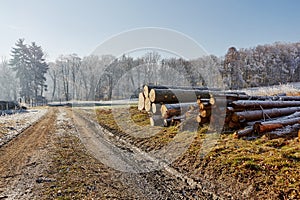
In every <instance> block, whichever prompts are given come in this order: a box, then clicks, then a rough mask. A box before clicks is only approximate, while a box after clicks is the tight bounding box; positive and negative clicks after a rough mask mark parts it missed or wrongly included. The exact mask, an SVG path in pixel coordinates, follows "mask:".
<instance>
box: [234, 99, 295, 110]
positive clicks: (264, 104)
mask: <svg viewBox="0 0 300 200" xmlns="http://www.w3.org/2000/svg"><path fill="white" fill-rule="evenodd" d="M231 105H232V107H233V108H234V109H252V110H253V109H261V108H264V109H266V108H285V107H295V106H300V101H253V100H249V101H245V100H242V101H234V102H232V104H231Z"/></svg>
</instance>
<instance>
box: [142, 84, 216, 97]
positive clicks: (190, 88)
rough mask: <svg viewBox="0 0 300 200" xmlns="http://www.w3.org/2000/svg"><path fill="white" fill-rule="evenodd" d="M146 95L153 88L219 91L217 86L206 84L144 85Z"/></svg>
mask: <svg viewBox="0 0 300 200" xmlns="http://www.w3.org/2000/svg"><path fill="white" fill-rule="evenodd" d="M143 89H144V95H145V97H147V96H148V94H149V92H150V90H152V89H180V90H210V91H219V90H220V89H217V88H208V87H205V86H174V85H144V87H143Z"/></svg>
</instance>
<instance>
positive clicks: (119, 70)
mask: <svg viewBox="0 0 300 200" xmlns="http://www.w3.org/2000/svg"><path fill="white" fill-rule="evenodd" d="M298 81H300V43H279V42H278V43H274V44H271V45H258V46H256V47H253V48H246V49H237V48H235V47H230V48H229V49H228V51H227V53H226V54H225V55H224V57H217V56H214V55H208V56H204V57H200V58H198V59H194V60H185V59H183V58H176V57H174V58H170V57H168V58H164V57H162V56H161V55H160V54H159V53H158V52H155V51H151V52H147V53H145V54H144V55H143V56H141V57H135V58H134V57H130V56H128V55H123V56H121V57H119V58H116V57H113V56H111V55H102V56H95V55H90V56H86V57H83V58H81V57H79V56H78V55H76V54H71V55H61V56H60V57H58V58H57V59H56V61H55V62H47V61H46V60H45V55H44V52H43V49H42V47H40V46H38V45H37V44H36V43H34V42H32V43H31V44H29V45H28V44H25V41H24V39H20V40H18V41H17V42H16V45H15V47H13V48H12V51H11V58H9V59H5V58H3V59H2V62H1V64H0V94H1V96H0V100H17V99H18V98H19V97H22V98H23V99H25V100H26V101H27V102H28V101H29V100H30V99H34V100H35V101H39V100H41V99H44V97H45V96H46V97H47V99H48V100H52V101H58V100H63V101H69V100H100V99H111V98H128V97H129V96H134V95H136V94H137V92H138V91H139V89H140V88H141V86H142V85H143V84H148V83H152V84H164V85H192V86H209V87H221V88H225V89H241V88H247V87H257V86H271V85H277V84H280V83H282V84H284V83H289V82H298Z"/></svg>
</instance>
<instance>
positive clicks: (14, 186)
mask: <svg viewBox="0 0 300 200" xmlns="http://www.w3.org/2000/svg"><path fill="white" fill-rule="evenodd" d="M56 111H57V110H56V109H49V111H48V113H47V114H46V115H45V116H43V117H42V118H41V119H40V120H39V121H38V122H37V123H36V124H34V125H32V126H30V127H29V128H27V129H26V130H24V131H23V132H22V133H21V134H19V136H18V137H16V138H15V139H13V140H12V141H10V142H9V143H8V144H6V145H4V146H3V147H1V149H0V175H1V177H0V198H1V197H2V198H6V199H32V198H33V197H34V196H35V195H36V194H34V192H37V191H32V188H33V186H34V185H36V184H37V183H36V180H37V178H38V177H39V176H40V175H41V174H42V172H43V171H45V169H46V168H47V163H48V162H49V160H50V159H49V155H48V152H47V150H46V148H47V147H48V145H49V143H50V140H49V138H51V133H52V132H53V130H54V123H55V119H56ZM37 187H38V186H37Z"/></svg>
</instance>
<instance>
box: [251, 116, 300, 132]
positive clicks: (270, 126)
mask: <svg viewBox="0 0 300 200" xmlns="http://www.w3.org/2000/svg"><path fill="white" fill-rule="evenodd" d="M298 123H300V117H297V118H292V119H285V120H279V119H277V120H274V121H267V122H257V123H255V124H254V125H253V129H254V131H255V132H256V133H265V132H269V131H274V130H276V129H278V128H282V127H284V126H287V125H294V124H298Z"/></svg>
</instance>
